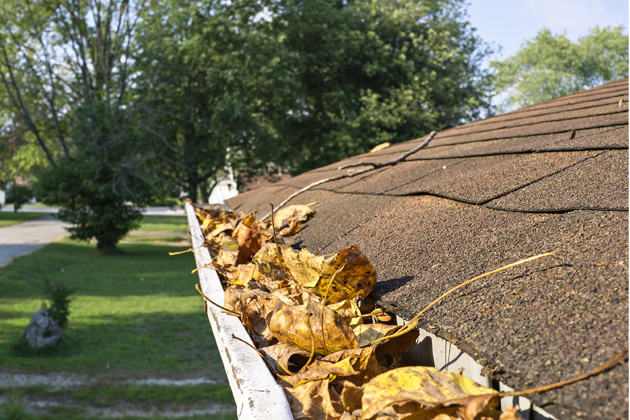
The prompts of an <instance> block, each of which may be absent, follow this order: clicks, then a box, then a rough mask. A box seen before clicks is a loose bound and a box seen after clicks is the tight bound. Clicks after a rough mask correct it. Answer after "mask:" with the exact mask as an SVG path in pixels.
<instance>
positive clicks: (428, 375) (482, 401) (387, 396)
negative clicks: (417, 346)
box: [362, 366, 499, 420]
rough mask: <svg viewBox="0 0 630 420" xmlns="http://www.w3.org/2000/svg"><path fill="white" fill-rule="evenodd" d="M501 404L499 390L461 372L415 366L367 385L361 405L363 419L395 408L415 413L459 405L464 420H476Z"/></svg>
mask: <svg viewBox="0 0 630 420" xmlns="http://www.w3.org/2000/svg"><path fill="white" fill-rule="evenodd" d="M498 401H499V396H498V392H497V391H495V390H493V389H488V388H484V387H482V386H481V385H479V384H477V383H475V382H473V381H472V380H470V379H468V378H466V377H465V376H463V375H461V374H459V373H453V372H444V371H438V370H437V369H435V368H431V367H424V366H413V367H404V368H398V369H394V370H391V371H389V372H386V373H383V374H381V375H379V376H377V377H375V378H374V379H372V380H371V381H370V382H368V383H367V384H365V385H364V387H363V398H362V406H363V418H364V419H372V418H374V417H375V416H377V415H378V414H379V413H381V412H382V411H384V410H386V409H387V408H389V407H394V406H405V408H406V410H409V409H410V408H413V410H412V411H413V412H421V411H422V410H426V409H431V408H440V407H444V408H448V407H452V406H457V407H458V408H459V410H458V414H459V415H460V416H461V418H462V419H463V420H473V419H474V418H475V416H476V415H477V414H479V413H480V412H481V411H483V409H484V408H485V407H486V406H495V405H496V404H497V403H498ZM410 414H411V413H410Z"/></svg>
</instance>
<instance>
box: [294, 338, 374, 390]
mask: <svg viewBox="0 0 630 420" xmlns="http://www.w3.org/2000/svg"><path fill="white" fill-rule="evenodd" d="M380 373H381V369H380V368H379V366H378V362H377V361H376V354H375V348H374V347H365V348H362V349H348V350H340V351H338V352H335V353H332V354H329V355H328V356H326V357H323V358H321V359H316V360H315V361H314V362H313V363H312V364H310V365H309V366H307V367H306V368H305V369H304V370H302V371H301V372H299V373H297V374H295V375H293V376H290V377H286V376H283V377H282V380H283V381H285V382H286V383H288V384H290V385H292V386H296V385H298V384H300V383H304V382H308V381H321V380H323V379H326V378H328V377H330V375H334V376H335V377H336V378H344V379H347V380H350V381H352V382H354V383H356V384H363V383H365V382H367V381H368V380H369V379H370V378H372V377H374V376H376V375H378V374H380Z"/></svg>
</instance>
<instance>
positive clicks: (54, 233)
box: [0, 216, 68, 267]
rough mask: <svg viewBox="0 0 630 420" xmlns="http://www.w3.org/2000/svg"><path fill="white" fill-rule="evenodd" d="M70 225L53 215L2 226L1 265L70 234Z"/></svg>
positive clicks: (0, 243)
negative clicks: (66, 228) (67, 227)
mask: <svg viewBox="0 0 630 420" xmlns="http://www.w3.org/2000/svg"><path fill="white" fill-rule="evenodd" d="M64 226H68V225H67V224H66V223H63V222H61V221H59V220H57V219H55V218H54V217H53V216H44V217H41V218H39V219H36V220H29V221H27V222H23V223H20V224H17V225H13V226H9V227H5V228H0V267H2V266H5V265H7V264H8V263H9V262H10V261H11V260H13V258H16V257H21V256H22V255H26V254H30V253H31V252H33V251H35V250H36V249H39V248H42V247H43V246H44V245H46V244H48V243H50V242H54V241H56V240H58V239H61V238H63V237H64V236H67V235H68V231H66V230H65V229H64Z"/></svg>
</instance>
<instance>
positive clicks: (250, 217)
mask: <svg viewBox="0 0 630 420" xmlns="http://www.w3.org/2000/svg"><path fill="white" fill-rule="evenodd" d="M255 221H256V214H255V213H253V212H252V213H249V214H248V215H247V217H245V218H244V219H243V224H244V225H245V227H250V226H251V225H252V223H254V222H255Z"/></svg>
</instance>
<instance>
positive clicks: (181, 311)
mask: <svg viewBox="0 0 630 420" xmlns="http://www.w3.org/2000/svg"><path fill="white" fill-rule="evenodd" d="M120 249H121V251H122V253H120V254H114V255H102V254H100V253H98V251H96V249H95V248H94V245H90V244H86V243H82V242H78V241H72V240H68V239H66V240H63V241H61V242H58V243H54V244H51V245H49V246H47V247H45V248H43V249H41V250H39V251H36V252H35V253H33V254H31V255H29V256H25V257H22V258H18V259H16V260H15V261H14V262H13V263H11V264H10V265H8V266H6V267H4V268H2V269H0V366H3V367H4V368H19V369H27V370H37V371H58V370H65V371H81V372H93V371H119V372H129V371H136V372H137V371H147V370H151V371H162V370H168V371H195V370H207V369H212V370H220V369H221V365H220V359H219V356H218V352H217V351H216V348H215V343H214V340H213V339H212V337H211V333H210V329H209V326H208V321H207V318H206V316H205V314H204V313H203V310H202V301H201V299H200V297H199V296H198V295H197V292H196V291H195V290H194V284H195V283H196V282H197V279H196V276H194V275H191V274H190V271H191V269H192V268H194V259H193V258H192V256H191V255H180V256H173V257H169V256H168V252H169V251H178V250H182V249H184V248H182V247H172V246H168V245H154V244H147V243H143V242H140V243H136V242H132V243H123V244H120ZM44 278H48V279H49V280H50V281H51V282H53V283H55V282H63V283H64V284H66V285H67V286H68V287H70V288H74V289H77V292H76V294H75V299H74V301H73V302H72V303H71V306H70V309H71V314H70V317H69V325H68V327H67V328H66V331H64V335H65V339H64V341H63V342H62V345H61V346H59V348H58V349H57V351H53V352H49V353H43V354H27V355H25V354H23V352H20V351H19V350H20V347H19V345H17V346H16V343H19V341H20V337H21V335H22V332H23V330H24V328H25V327H26V325H27V324H28V322H29V320H30V317H31V316H32V314H33V312H35V311H36V310H37V309H38V308H39V307H40V306H41V304H42V301H43V300H44V298H45V296H44V289H43V279H44Z"/></svg>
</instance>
